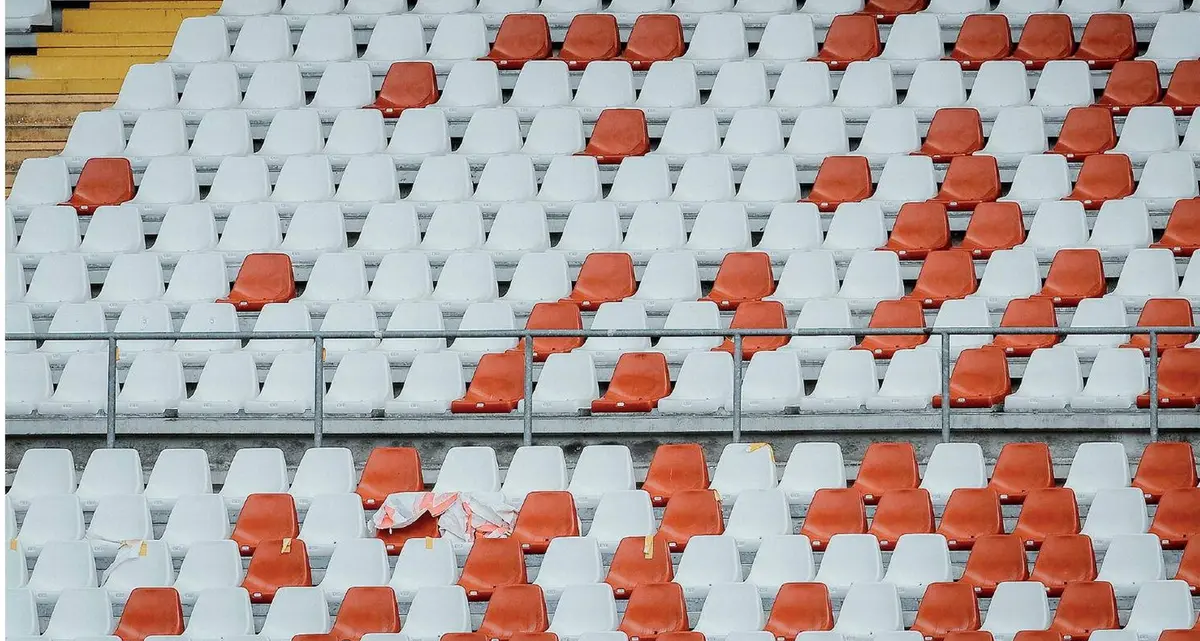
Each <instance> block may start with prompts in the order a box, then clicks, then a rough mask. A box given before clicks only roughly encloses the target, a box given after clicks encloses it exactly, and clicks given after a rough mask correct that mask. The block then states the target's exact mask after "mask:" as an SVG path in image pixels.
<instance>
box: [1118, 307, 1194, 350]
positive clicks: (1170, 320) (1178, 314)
mask: <svg viewBox="0 0 1200 641" xmlns="http://www.w3.org/2000/svg"><path fill="white" fill-rule="evenodd" d="M1191 313H1192V308H1191V305H1190V303H1189V302H1188V301H1186V300H1184V299H1180V298H1151V299H1149V300H1147V301H1146V304H1145V306H1144V307H1142V312H1141V314H1140V315H1139V316H1138V322H1137V325H1138V326H1139V327H1168V326H1179V327H1188V326H1189V325H1191V319H1192V316H1191ZM1195 339H1196V337H1195V336H1194V335H1191V334H1163V335H1160V336H1159V337H1158V353H1159V354H1160V355H1161V354H1162V353H1163V352H1164V351H1165V350H1167V349H1170V348H1174V347H1184V346H1185V345H1186V344H1187V343H1190V342H1192V341H1194V340H1195ZM1122 347H1133V348H1137V349H1140V350H1142V352H1143V353H1147V354H1148V353H1149V352H1150V337H1149V335H1147V334H1133V335H1132V336H1131V337H1130V341H1129V343H1127V344H1125V345H1122Z"/></svg>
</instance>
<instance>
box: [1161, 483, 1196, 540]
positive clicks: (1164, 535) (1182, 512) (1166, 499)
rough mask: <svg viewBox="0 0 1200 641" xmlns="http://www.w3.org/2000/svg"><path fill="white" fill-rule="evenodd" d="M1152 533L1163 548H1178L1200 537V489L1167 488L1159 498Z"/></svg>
mask: <svg viewBox="0 0 1200 641" xmlns="http://www.w3.org/2000/svg"><path fill="white" fill-rule="evenodd" d="M1150 533H1151V534H1153V535H1154V536H1157V537H1158V542H1159V543H1160V544H1161V545H1162V547H1163V548H1166V549H1171V550H1177V549H1179V548H1182V547H1184V546H1185V545H1188V544H1189V542H1191V541H1193V540H1195V539H1198V538H1200V489H1197V488H1194V487H1187V488H1178V489H1174V490H1167V491H1166V492H1164V493H1163V495H1162V498H1161V499H1159V500H1158V510H1157V511H1155V512H1154V521H1152V522H1151V523H1150Z"/></svg>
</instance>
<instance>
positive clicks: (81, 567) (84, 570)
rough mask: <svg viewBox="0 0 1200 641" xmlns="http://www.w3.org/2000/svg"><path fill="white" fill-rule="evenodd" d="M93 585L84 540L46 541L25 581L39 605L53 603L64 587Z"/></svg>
mask: <svg viewBox="0 0 1200 641" xmlns="http://www.w3.org/2000/svg"><path fill="white" fill-rule="evenodd" d="M95 587H99V586H98V584H97V583H96V561H95V559H94V558H92V546H91V545H90V544H89V543H88V542H87V541H47V542H46V544H45V545H44V546H42V549H41V552H40V553H39V554H38V555H37V557H36V559H35V560H34V565H33V570H32V571H31V572H30V574H29V581H28V583H27V584H26V585H25V588H26V589H28V590H30V591H32V592H33V595H34V597H35V598H36V599H37V601H38V603H40V604H43V605H53V604H54V603H55V602H57V601H58V598H59V595H61V594H62V592H63V591H64V590H69V589H72V588H95Z"/></svg>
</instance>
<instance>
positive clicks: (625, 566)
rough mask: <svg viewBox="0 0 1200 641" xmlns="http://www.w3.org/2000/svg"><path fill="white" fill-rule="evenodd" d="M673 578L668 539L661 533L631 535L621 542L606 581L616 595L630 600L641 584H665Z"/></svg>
mask: <svg viewBox="0 0 1200 641" xmlns="http://www.w3.org/2000/svg"><path fill="white" fill-rule="evenodd" d="M598 565H599V560H598V559H597V566H598ZM673 578H674V572H673V568H672V565H671V555H670V552H669V550H668V549H667V541H666V539H665V538H664V537H660V536H647V537H640V536H631V537H626V538H624V539H622V540H621V541H620V543H619V545H618V546H617V548H616V552H615V553H614V554H613V558H612V564H611V566H610V568H609V571H608V575H607V577H605V579H604V581H605V583H607V584H608V585H609V586H610V587H611V588H612V590H613V593H614V594H615V595H616V597H617V598H619V599H627V598H629V597H630V595H631V594H632V593H633V592H634V591H635V590H636V589H637V588H638V587H639V586H643V585H647V584H653V583H664V582H668V581H671V580H672V579H673Z"/></svg>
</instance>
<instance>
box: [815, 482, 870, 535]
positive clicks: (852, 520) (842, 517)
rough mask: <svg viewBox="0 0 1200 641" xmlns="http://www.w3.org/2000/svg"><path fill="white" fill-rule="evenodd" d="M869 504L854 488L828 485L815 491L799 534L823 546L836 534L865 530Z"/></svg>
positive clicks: (860, 532) (864, 531)
mask: <svg viewBox="0 0 1200 641" xmlns="http://www.w3.org/2000/svg"><path fill="white" fill-rule="evenodd" d="M866 532H867V508H866V506H865V505H864V504H863V500H862V495H861V494H860V493H858V492H856V491H855V490H854V489H834V488H825V489H821V490H817V492H816V493H815V494H813V499H812V503H811V504H809V506H808V513H807V514H806V515H805V516H804V525H802V526H801V527H800V532H799V533H800V534H803V535H804V536H807V537H808V540H809V541H810V542H811V543H812V547H813V549H814V550H823V549H825V546H826V545H829V539H831V538H833V535H835V534H866Z"/></svg>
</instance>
